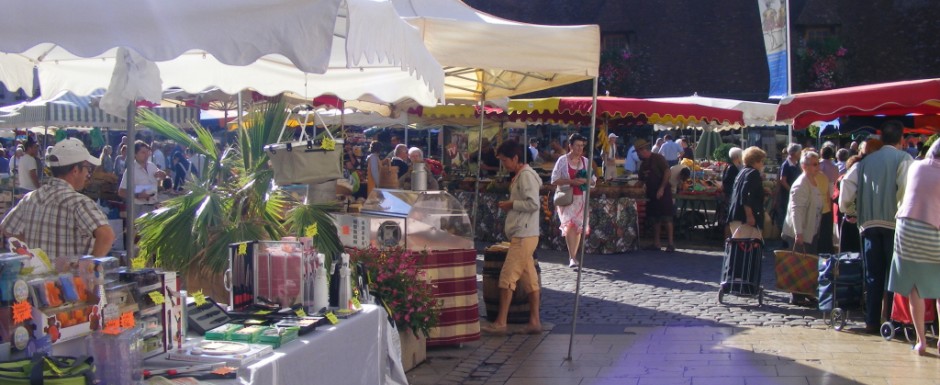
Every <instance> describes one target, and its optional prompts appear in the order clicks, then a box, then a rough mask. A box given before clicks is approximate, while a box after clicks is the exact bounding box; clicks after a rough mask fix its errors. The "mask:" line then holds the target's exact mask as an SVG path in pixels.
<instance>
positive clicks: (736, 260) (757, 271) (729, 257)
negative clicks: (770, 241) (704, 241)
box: [718, 238, 764, 306]
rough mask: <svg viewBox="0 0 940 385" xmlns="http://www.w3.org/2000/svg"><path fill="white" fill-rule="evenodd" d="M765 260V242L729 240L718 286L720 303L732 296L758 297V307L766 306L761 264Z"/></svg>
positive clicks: (758, 240)
mask: <svg viewBox="0 0 940 385" xmlns="http://www.w3.org/2000/svg"><path fill="white" fill-rule="evenodd" d="M763 258H764V241H763V240H761V239H757V238H747V239H738V238H729V239H727V240H726V241H725V258H724V262H723V263H722V267H721V281H720V284H719V286H718V303H724V295H725V294H732V295H737V296H745V297H757V305H758V306H762V305H763V304H764V287H763V286H761V283H760V280H761V263H762V261H763Z"/></svg>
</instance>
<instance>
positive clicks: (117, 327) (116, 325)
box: [102, 319, 121, 335]
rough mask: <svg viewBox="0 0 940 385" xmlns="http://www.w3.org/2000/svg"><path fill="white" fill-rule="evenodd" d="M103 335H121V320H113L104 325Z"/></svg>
mask: <svg viewBox="0 0 940 385" xmlns="http://www.w3.org/2000/svg"><path fill="white" fill-rule="evenodd" d="M102 331H103V332H104V334H110V335H118V334H121V320H120V319H113V320H110V321H108V322H105V324H104V330H102Z"/></svg>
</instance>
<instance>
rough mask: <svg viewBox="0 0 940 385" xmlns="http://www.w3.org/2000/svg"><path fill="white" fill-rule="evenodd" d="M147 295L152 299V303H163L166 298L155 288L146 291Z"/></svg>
mask: <svg viewBox="0 0 940 385" xmlns="http://www.w3.org/2000/svg"><path fill="white" fill-rule="evenodd" d="M147 295H148V296H150V300H152V301H153V304H154V305H163V303H164V302H166V298H164V297H163V293H161V292H159V291H157V290H154V291H151V292H149V293H147Z"/></svg>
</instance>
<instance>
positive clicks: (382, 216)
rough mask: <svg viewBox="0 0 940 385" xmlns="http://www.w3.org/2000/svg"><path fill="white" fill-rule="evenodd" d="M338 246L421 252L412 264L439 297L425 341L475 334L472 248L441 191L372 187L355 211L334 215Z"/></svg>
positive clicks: (462, 221) (450, 341)
mask: <svg viewBox="0 0 940 385" xmlns="http://www.w3.org/2000/svg"><path fill="white" fill-rule="evenodd" d="M335 220H336V224H337V229H338V230H339V234H340V241H341V242H342V243H343V246H345V247H348V248H353V249H358V250H365V249H369V248H372V247H378V248H388V247H393V248H395V247H400V248H403V249H405V250H411V251H417V252H422V251H423V252H426V253H427V256H426V258H424V259H423V260H422V262H421V264H420V266H418V267H419V268H420V269H421V270H423V271H424V272H425V274H426V276H427V279H428V280H429V281H430V282H431V283H432V285H433V288H434V289H433V290H434V296H435V298H436V299H437V300H439V301H440V302H441V308H440V323H439V325H438V326H436V327H434V328H432V329H431V330H430V332H429V338H428V341H427V344H428V346H439V345H455V344H460V343H464V342H470V341H476V340H478V339H479V338H480V323H479V319H480V317H479V315H480V314H479V300H478V298H477V295H476V292H477V286H476V250H475V249H474V247H473V240H472V239H471V238H469V237H468V236H467V235H468V234H469V232H470V231H469V230H470V220H469V218H468V217H467V214H466V211H464V209H463V206H462V205H461V204H460V202H458V201H457V200H456V199H454V197H453V196H451V195H450V194H448V193H447V192H446V191H407V190H391V189H376V190H373V191H372V192H371V193H370V194H369V198H368V199H366V201H365V203H364V204H363V205H362V208H361V209H360V210H359V212H358V213H342V214H338V215H336V216H335Z"/></svg>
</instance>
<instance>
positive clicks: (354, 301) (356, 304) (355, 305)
mask: <svg viewBox="0 0 940 385" xmlns="http://www.w3.org/2000/svg"><path fill="white" fill-rule="evenodd" d="M351 301H352V305H353V309H356V310H359V309H361V308H362V304H361V303H359V298H356V297H353V299H352V300H351Z"/></svg>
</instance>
